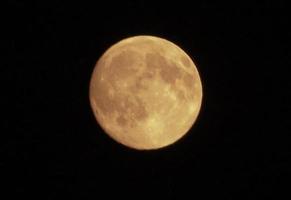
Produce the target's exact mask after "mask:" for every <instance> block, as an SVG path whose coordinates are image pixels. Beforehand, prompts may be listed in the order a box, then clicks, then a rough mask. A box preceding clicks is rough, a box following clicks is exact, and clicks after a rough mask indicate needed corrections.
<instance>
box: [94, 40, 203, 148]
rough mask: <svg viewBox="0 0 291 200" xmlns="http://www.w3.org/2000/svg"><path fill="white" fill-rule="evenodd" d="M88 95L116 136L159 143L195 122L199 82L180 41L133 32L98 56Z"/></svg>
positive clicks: (137, 144)
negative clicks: (178, 43) (131, 35)
mask: <svg viewBox="0 0 291 200" xmlns="http://www.w3.org/2000/svg"><path fill="white" fill-rule="evenodd" d="M89 98H90V104H91V108H92V110H93V112H94V116H95V118H96V120H97V122H98V123H99V124H100V126H101V127H102V129H103V130H104V131H105V132H106V133H107V134H108V135H109V136H110V137H111V138H113V139H114V140H115V141H117V142H119V143H121V144H123V145H125V146H127V147H130V148H134V149H139V150H150V149H159V148H162V147H165V146H168V145H170V144H173V143H174V142H176V141H177V140H179V139H180V138H182V137H183V136H184V135H185V134H186V133H187V132H188V131H189V130H190V128H191V127H192V126H193V124H194V122H195V121H196V119H197V116H198V114H199V111H200V107H201V102H202V84H201V80H200V76H199V73H198V71H197V68H196V66H195V64H194V62H193V61H192V60H191V58H190V57H189V56H188V55H187V54H186V53H185V52H184V51H183V50H182V49H181V48H180V47H178V46H177V45H175V44H174V43H172V42H170V41H168V40H166V39H162V38H159V37H155V36H135V37H130V38H126V39H123V40H121V41H119V42H118V43H116V44H114V45H113V46H111V47H110V48H109V49H108V50H107V51H106V52H105V53H104V54H103V55H102V56H101V58H100V59H99V60H98V62H97V63H96V65H95V68H94V70H93V73H92V77H91V81H90V89H89Z"/></svg>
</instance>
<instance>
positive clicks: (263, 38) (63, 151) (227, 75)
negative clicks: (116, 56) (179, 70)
mask: <svg viewBox="0 0 291 200" xmlns="http://www.w3.org/2000/svg"><path fill="white" fill-rule="evenodd" d="M48 2H49V3H44V1H37V2H36V3H27V2H25V1H17V0H11V1H7V7H6V6H4V7H2V9H3V10H4V12H2V15H3V16H2V17H1V18H2V21H3V23H2V26H1V27H2V31H1V32H2V33H4V36H2V42H3V45H2V47H4V48H5V53H4V54H3V55H4V59H2V62H4V63H3V64H2V65H1V70H0V73H1V81H3V82H4V83H3V84H2V85H3V86H4V88H5V89H4V90H3V93H2V94H3V97H2V100H4V102H5V101H7V102H6V103H3V104H2V106H3V108H4V109H2V110H3V112H4V110H5V111H6V110H7V111H8V112H7V114H3V112H2V117H4V118H5V119H4V120H2V123H3V125H1V126H2V128H4V131H1V133H2V134H1V136H2V137H3V136H4V139H1V146H0V153H1V155H2V156H1V158H0V167H1V168H2V169H1V172H2V173H3V176H1V177H2V178H1V182H2V181H3V182H4V185H5V186H4V187H2V188H1V190H2V191H9V195H11V196H14V195H16V196H21V197H23V198H24V197H33V196H35V197H37V198H38V199H57V198H60V197H61V198H65V199H110V198H111V197H112V198H113V197H114V198H120V199H123V198H133V199H158V198H161V199H192V198H193V199H194V198H197V199H210V198H221V199H239V198H242V199H265V198H267V197H270V196H272V197H278V195H282V194H285V192H287V191H288V189H289V190H290V168H291V165H290V163H291V162H290V156H291V150H290V139H291V138H290V128H288V125H289V122H290V115H288V112H289V111H290V104H289V103H290V101H289V100H288V98H289V97H290V83H288V81H289V79H290V78H289V77H288V76H289V72H288V67H290V64H291V63H290V56H291V51H290V49H288V48H289V44H288V41H287V40H288V39H289V38H288V37H290V32H288V26H290V20H289V19H290V18H289V16H288V12H289V10H288V9H287V5H285V4H284V3H281V4H279V3H277V4H276V3H274V1H273V2H272V3H269V1H264V2H265V3H261V4H255V3H254V2H253V3H250V4H247V3H246V2H245V3H238V2H234V3H232V4H229V3H227V4H226V3H225V4H223V3H222V2H220V1H219V2H216V3H206V2H204V1H193V3H190V1H189V3H182V2H175V3H171V2H165V3H157V2H155V3H151V2H150V1H121V2H119V3H118V2H117V1H116V2H114V1H112V2H107V1H106V2H107V3H103V4H101V3H100V2H98V1H96V2H95V4H93V3H91V4H86V3H85V2H83V1H80V2H79V3H73V2H67V3H61V2H60V1H48ZM270 2H271V1H270ZM5 11H6V12H5ZM134 35H154V36H159V37H163V38H166V39H168V40H170V41H172V42H174V43H176V44H177V45H179V46H180V47H181V48H183V49H184V50H185V51H186V52H187V53H188V54H189V55H190V56H191V57H192V58H193V60H194V62H195V63H196V65H197V68H198V70H199V72H200V75H201V79H202V84H203V93H204V97H203V105H202V109H201V112H200V115H199V118H198V121H197V122H196V123H195V125H194V126H193V127H192V129H191V130H190V132H189V133H188V134H187V135H186V136H185V137H183V138H182V139H181V140H179V141H178V142H177V143H176V144H174V145H171V146H169V147H166V148H165V149H162V150H158V151H135V150H131V149H128V148H126V147H124V146H121V145H120V144H118V143H116V142H114V141H113V140H112V139H110V138H109V137H108V136H107V135H106V134H104V132H103V131H102V129H101V128H100V126H99V125H98V124H97V123H96V121H95V118H94V116H93V113H92V111H91V108H90V104H89V97H88V92H89V81H90V76H91V73H92V70H93V67H94V65H95V63H96V61H97V60H98V58H99V57H100V56H101V55H102V53H103V52H104V51H105V50H106V49H107V48H108V47H110V46H111V45H112V44H114V43H116V42H117V41H119V40H121V39H123V38H126V37H129V36H134ZM2 66H3V67H2ZM4 113H6V112H4ZM6 177H7V178H6ZM286 194H288V193H286ZM285 197H286V196H285Z"/></svg>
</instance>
